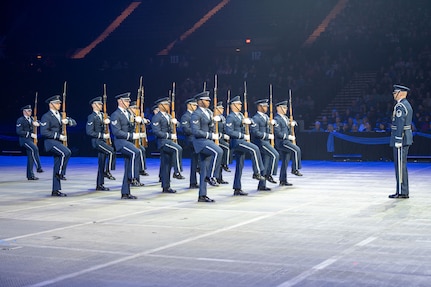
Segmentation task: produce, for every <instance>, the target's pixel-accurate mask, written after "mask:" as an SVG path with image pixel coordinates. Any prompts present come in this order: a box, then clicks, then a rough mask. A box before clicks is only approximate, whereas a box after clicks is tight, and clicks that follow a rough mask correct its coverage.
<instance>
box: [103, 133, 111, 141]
mask: <svg viewBox="0 0 431 287" xmlns="http://www.w3.org/2000/svg"><path fill="white" fill-rule="evenodd" d="M110 137H111V134H109V133H108V134H103V139H105V140H106V139H109V138H110Z"/></svg>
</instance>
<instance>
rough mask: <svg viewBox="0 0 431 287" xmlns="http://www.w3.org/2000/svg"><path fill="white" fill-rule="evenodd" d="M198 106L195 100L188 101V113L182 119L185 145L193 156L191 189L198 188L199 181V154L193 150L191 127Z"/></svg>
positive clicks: (191, 157) (191, 162)
mask: <svg viewBox="0 0 431 287" xmlns="http://www.w3.org/2000/svg"><path fill="white" fill-rule="evenodd" d="M197 106H198V104H197V102H196V99H195V98H191V99H188V100H187V101H186V108H187V110H186V112H185V113H184V114H183V115H182V117H181V130H182V132H183V134H184V136H185V138H186V139H185V144H186V147H189V148H190V151H191V154H190V186H189V187H190V188H198V187H199V185H198V181H197V176H196V173H197V167H198V164H199V161H198V154H197V153H196V152H195V149H194V148H193V134H192V129H191V126H190V119H191V117H192V113H193V112H194V111H195V110H196V108H197Z"/></svg>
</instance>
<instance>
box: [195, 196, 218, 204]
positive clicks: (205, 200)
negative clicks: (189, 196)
mask: <svg viewBox="0 0 431 287" xmlns="http://www.w3.org/2000/svg"><path fill="white" fill-rule="evenodd" d="M198 202H215V200H214V199H211V198H209V197H208V196H206V195H203V196H199V197H198Z"/></svg>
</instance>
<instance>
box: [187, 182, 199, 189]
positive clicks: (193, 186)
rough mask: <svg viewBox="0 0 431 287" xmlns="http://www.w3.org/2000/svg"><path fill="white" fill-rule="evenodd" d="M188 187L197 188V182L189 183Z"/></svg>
mask: <svg viewBox="0 0 431 287" xmlns="http://www.w3.org/2000/svg"><path fill="white" fill-rule="evenodd" d="M189 188H199V184H197V183H193V184H190V186H189Z"/></svg>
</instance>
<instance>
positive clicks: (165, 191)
mask: <svg viewBox="0 0 431 287" xmlns="http://www.w3.org/2000/svg"><path fill="white" fill-rule="evenodd" d="M162 192H164V193H176V192H177V191H176V190H174V189H172V188H170V187H169V188H164V189H163V191H162Z"/></svg>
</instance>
